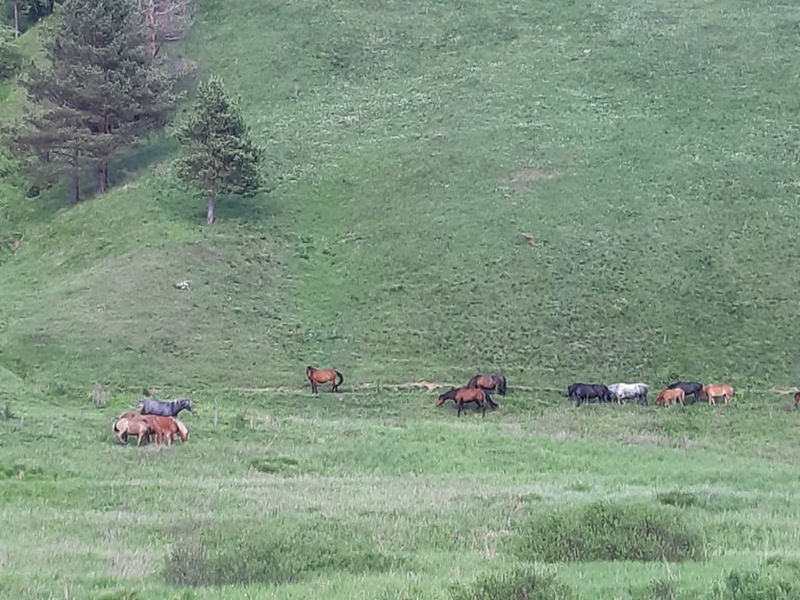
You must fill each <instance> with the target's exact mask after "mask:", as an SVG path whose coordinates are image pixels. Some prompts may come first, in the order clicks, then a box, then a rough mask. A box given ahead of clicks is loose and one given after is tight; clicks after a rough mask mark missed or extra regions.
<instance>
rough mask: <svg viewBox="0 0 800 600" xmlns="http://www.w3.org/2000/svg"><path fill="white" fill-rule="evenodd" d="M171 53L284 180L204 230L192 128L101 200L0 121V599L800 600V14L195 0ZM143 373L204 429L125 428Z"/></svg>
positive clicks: (271, 174) (720, 2)
mask: <svg viewBox="0 0 800 600" xmlns="http://www.w3.org/2000/svg"><path fill="white" fill-rule="evenodd" d="M39 34H40V32H39V30H38V29H33V30H31V31H29V32H27V33H26V34H25V35H24V36H23V37H22V38H21V40H20V45H21V47H22V48H23V49H24V51H25V52H26V54H28V55H29V56H34V55H36V54H37V53H38V52H39V47H40V41H39V39H38V38H37V36H38V35H39ZM169 52H170V53H171V54H172V55H173V56H178V55H181V56H185V57H187V58H189V59H191V61H194V66H195V67H196V69H195V70H194V71H193V75H192V77H194V78H205V77H207V76H209V75H210V74H212V73H215V74H218V75H220V76H221V77H222V79H223V80H224V81H225V84H226V86H227V87H228V89H229V91H231V92H232V93H233V94H234V95H236V96H237V97H238V98H239V99H240V104H241V107H242V110H243V113H244V115H245V118H246V119H247V121H248V123H249V125H250V127H251V130H252V135H253V137H254V139H255V140H256V141H257V142H258V143H259V145H261V146H262V147H263V148H264V150H265V154H266V156H267V162H266V164H265V173H266V179H267V182H268V185H267V189H265V190H264V192H263V193H261V194H260V195H258V196H256V197H255V198H250V199H236V198H230V199H228V198H226V199H221V200H220V201H219V202H218V206H217V219H218V221H217V223H216V224H215V225H214V226H213V227H211V228H209V227H206V226H205V205H204V202H203V200H202V199H198V198H196V197H194V196H192V194H191V193H190V192H189V191H188V190H186V189H184V187H183V186H182V185H181V184H180V183H179V181H178V178H177V176H176V173H175V171H174V167H173V163H172V161H173V159H174V158H175V157H176V156H177V153H178V145H177V142H175V141H174V139H173V138H171V137H170V136H169V132H167V133H166V134H164V135H160V136H154V137H153V138H152V139H150V140H148V141H146V142H143V143H142V144H141V145H140V146H138V147H136V148H133V149H131V151H130V152H129V153H128V155H126V156H125V158H124V159H122V160H120V161H119V162H118V163H116V164H114V165H112V169H111V183H112V186H113V187H112V189H111V191H110V192H108V193H107V194H105V195H103V196H94V197H93V196H92V195H91V190H90V189H88V188H87V190H86V193H85V194H84V197H85V198H86V199H85V201H84V202H83V203H81V204H79V205H77V206H74V207H72V206H69V205H68V200H69V195H68V193H67V190H68V186H67V183H68V182H66V181H62V182H59V183H57V184H55V185H54V186H52V187H50V188H48V189H45V190H42V192H41V193H40V194H39V195H37V196H34V197H29V194H28V193H27V190H28V186H29V182H28V181H27V180H26V178H25V177H24V176H23V175H22V174H21V173H20V171H19V169H18V167H17V165H16V163H15V162H14V160H13V159H12V158H11V157H10V156H9V155H8V153H7V152H6V151H5V149H4V148H2V149H0V597H3V598H15V599H22V598H25V599H27V598H37V599H38V598H59V599H62V598H63V599H72V598H87V599H96V600H101V599H103V600H113V599H117V600H122V599H129V600H130V599H133V598H136V599H140V600H141V599H145V598H147V599H148V600H149V599H155V598H158V599H160V598H164V599H182V600H183V599H185V600H190V599H205V598H208V599H210V598H214V599H217V598H223V599H225V598H230V599H233V598H236V599H238V598H278V599H301V598H303V599H305V598H327V599H331V600H336V599H342V600H344V599H348V600H349V599H356V598H363V599H381V600H389V599H426V600H427V599H435V600H438V599H441V600H507V599H509V598H527V599H536V600H555V599H566V598H572V599H586V600H594V599H620V600H668V599H673V600H674V599H681V600H688V599H697V598H701V599H709V600H711V599H713V600H748V599H756V598H758V599H765V600H767V599H770V600H771V599H775V600H778V599H784V598H785V599H789V598H800V505H798V499H800V481H799V480H798V478H797V464H798V461H800V446H799V445H798V443H797V428H798V419H800V414H798V413H797V412H796V411H795V410H793V407H792V393H793V392H794V391H795V389H796V388H795V385H797V381H798V376H800V362H798V353H797V351H796V345H795V339H794V334H795V327H794V326H795V324H796V323H797V322H798V319H800V303H798V302H797V301H796V298H795V295H796V291H797V289H798V286H799V285H800V272H798V271H797V269H796V268H794V267H795V265H796V264H797V262H798V258H800V244H798V243H797V230H798V225H800V207H798V195H799V194H800V168H799V166H798V165H799V164H800V137H798V125H797V119H798V115H800V110H799V109H800V94H798V78H797V73H798V72H800V6H794V5H792V4H791V3H785V2H784V3H781V2H774V1H772V0H755V1H754V0H671V1H666V0H628V1H623V0H609V1H608V2H605V3H596V2H590V1H588V0H568V1H565V2H544V1H542V0H518V1H516V2H511V1H507V0H498V1H497V2H492V3H487V2H480V1H478V0H417V1H413V2H412V1H408V0H333V1H327V2H321V1H315V0H295V1H293V2H278V1H274V0H238V1H237V2H222V1H220V0H197V2H196V14H195V19H194V26H193V28H192V31H191V34H190V36H189V38H188V39H187V40H185V41H183V42H181V43H180V44H179V45H175V46H173V47H171V48H169ZM23 111H24V108H23V104H22V98H21V94H20V91H19V89H18V88H16V87H15V86H14V85H13V84H9V83H6V84H0V121H1V122H2V123H4V124H5V123H9V122H12V121H13V120H15V119H17V118H19V116H21V115H22V114H23ZM86 179H87V183H88V184H91V181H90V179H91V178H90V177H87V178H86ZM15 242H20V243H19V244H18V245H17V247H16V250H15V249H14V246H15ZM181 281H188V282H189V289H188V290H181V289H177V288H176V286H175V284H176V283H178V282H181ZM306 365H314V366H317V367H321V368H336V369H338V370H340V371H342V372H343V374H344V377H345V381H344V384H343V386H342V388H341V390H342V392H341V393H339V394H331V393H329V392H328V389H329V386H328V385H321V386H320V388H321V391H320V393H319V394H318V395H312V394H311V393H310V389H309V386H308V383H307V381H306V379H305V367H306ZM479 371H486V372H502V373H504V374H505V375H506V376H507V378H508V385H509V390H508V395H507V396H506V397H499V396H495V399H496V400H498V402H499V403H500V405H501V406H500V408H499V409H498V410H494V411H487V414H486V417H485V418H482V417H481V415H480V412H477V411H474V410H473V409H472V408H470V409H468V410H467V412H466V414H464V415H462V416H461V417H460V418H458V417H456V413H455V409H454V406H453V404H452V403H448V404H446V405H445V406H442V407H436V406H435V402H436V398H437V396H438V394H439V393H441V392H442V391H444V390H445V389H447V387H449V386H451V385H465V384H466V382H467V380H468V379H469V378H470V377H471V376H472V375H474V374H475V373H477V372H479ZM677 379H683V380H698V381H701V382H703V383H726V382H727V383H730V384H731V385H733V387H734V388H735V390H736V394H735V397H734V400H733V403H732V404H730V405H727V406H722V405H718V406H709V405H707V404H706V403H697V404H687V405H686V406H685V407H675V406H673V407H669V408H666V409H664V408H656V407H655V406H653V400H654V398H655V394H656V393H657V392H658V391H659V390H660V389H662V388H663V387H665V386H666V385H667V384H668V383H671V382H672V381H675V380H677ZM579 381H583V382H587V383H594V382H597V383H600V382H602V383H606V384H611V383H614V382H618V381H624V382H638V381H643V382H647V383H648V384H649V385H650V388H651V393H650V397H649V404H648V405H647V406H636V405H630V404H629V405H624V406H616V405H613V406H612V405H596V404H590V405H586V406H582V407H580V408H576V407H575V406H574V404H573V403H571V402H570V401H569V400H568V399H567V398H566V388H567V386H568V385H569V384H571V383H574V382H579ZM151 390H155V393H156V396H157V397H159V398H162V399H169V398H173V397H179V396H188V397H191V398H192V399H193V400H194V402H195V404H196V405H197V407H198V411H197V414H196V415H187V414H186V413H183V414H182V416H181V419H182V421H183V422H184V423H185V424H186V425H187V426H188V427H189V429H190V432H191V433H190V438H189V441H188V443H186V444H181V443H180V442H178V443H177V444H175V445H173V446H171V447H157V446H154V445H147V446H143V447H141V448H136V447H135V444H129V445H128V446H121V445H120V444H119V443H118V441H117V440H116V438H115V436H114V435H113V433H112V430H111V428H112V423H113V421H114V418H115V417H116V416H117V415H119V414H120V413H121V412H123V411H126V410H130V409H132V408H133V407H134V406H135V404H136V402H137V401H138V400H139V399H141V398H142V397H143V394H146V393H147V394H149V393H151ZM18 472H22V473H20V474H21V475H22V477H19V476H18Z"/></svg>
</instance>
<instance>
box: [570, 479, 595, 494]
mask: <svg viewBox="0 0 800 600" xmlns="http://www.w3.org/2000/svg"><path fill="white" fill-rule="evenodd" d="M564 489H565V490H568V491H570V492H588V491H589V490H591V489H592V486H591V485H589V484H588V483H583V482H582V481H574V482H572V483H570V484H569V485H568V486H566V487H565V488H564Z"/></svg>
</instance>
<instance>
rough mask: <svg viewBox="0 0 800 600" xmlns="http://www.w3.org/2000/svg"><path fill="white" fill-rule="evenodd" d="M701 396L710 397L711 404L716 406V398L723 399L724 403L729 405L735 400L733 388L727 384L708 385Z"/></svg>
mask: <svg viewBox="0 0 800 600" xmlns="http://www.w3.org/2000/svg"><path fill="white" fill-rule="evenodd" d="M700 395H701V396H708V403H709V404H716V403H717V402H716V400H715V398H722V400H723V402H724V403H725V404H728V402H730V401H731V399H732V398H733V388H732V387H731V386H730V384H727V383H723V384H717V385H707V386H706V387H704V388H703V391H702V392H700Z"/></svg>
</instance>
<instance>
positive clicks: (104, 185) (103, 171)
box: [97, 161, 108, 194]
mask: <svg viewBox="0 0 800 600" xmlns="http://www.w3.org/2000/svg"><path fill="white" fill-rule="evenodd" d="M107 190H108V163H107V162H106V161H103V162H101V163H100V164H99V165H98V166H97V193H98V194H105V193H106V191H107Z"/></svg>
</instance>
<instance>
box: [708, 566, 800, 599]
mask: <svg viewBox="0 0 800 600" xmlns="http://www.w3.org/2000/svg"><path fill="white" fill-rule="evenodd" d="M713 596H714V598H719V599H720V600H790V599H791V600H795V599H796V598H798V597H800V585H798V584H796V583H791V582H789V581H786V580H784V579H779V578H775V577H773V576H772V575H770V574H765V573H759V572H753V571H747V572H744V573H740V572H738V571H731V572H729V573H728V575H727V577H726V578H725V580H724V582H723V583H721V584H719V585H717V589H716V590H714V592H713Z"/></svg>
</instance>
